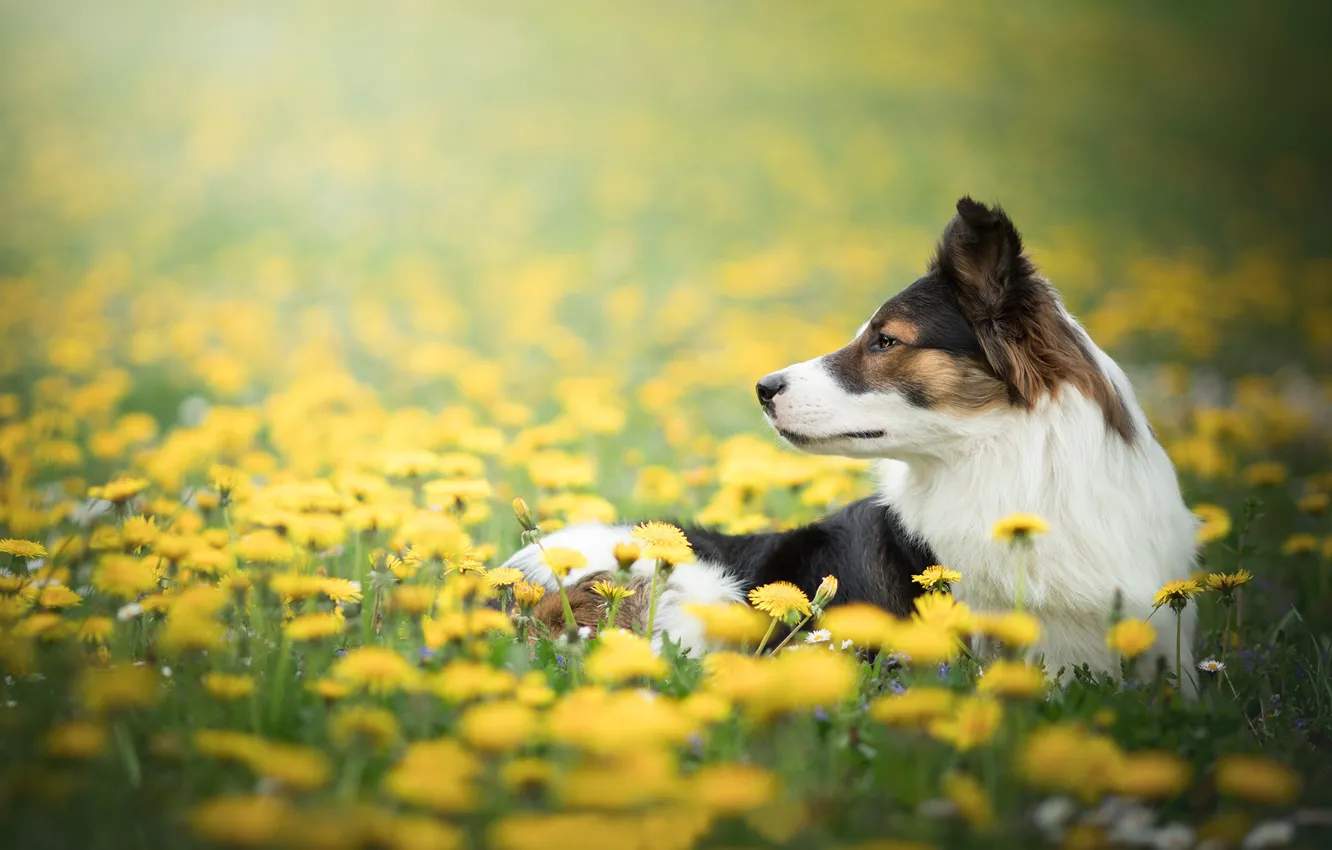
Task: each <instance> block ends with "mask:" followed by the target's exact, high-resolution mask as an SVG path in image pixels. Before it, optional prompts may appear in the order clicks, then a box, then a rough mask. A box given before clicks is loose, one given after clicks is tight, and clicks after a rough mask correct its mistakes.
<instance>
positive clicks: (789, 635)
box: [772, 614, 814, 655]
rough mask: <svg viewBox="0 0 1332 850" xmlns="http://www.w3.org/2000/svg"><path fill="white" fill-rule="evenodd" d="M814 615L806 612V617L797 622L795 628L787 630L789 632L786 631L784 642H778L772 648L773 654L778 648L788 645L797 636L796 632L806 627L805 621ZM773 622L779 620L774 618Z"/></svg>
mask: <svg viewBox="0 0 1332 850" xmlns="http://www.w3.org/2000/svg"><path fill="white" fill-rule="evenodd" d="M812 616H814V615H813V614H806V615H805V619H803V620H801V621H800V622H799V623H796V626H795V628H794V629H791V631H789V632H787V633H786V637H784V638H782V642H781V643H779V644H777V645H776V646H774V647H773V648H772V654H773V655H776V654H777V652H778V650H780V649H781V648H782V647H784V646H786V645H787V644H788V643H790V642H791V638H793V637H795V635H796V632H798V631H800V630H801V629H803V628H804V627H805V623H808V622H809V618H810V617H812ZM773 622H774V623H776V622H777V621H776V620H773Z"/></svg>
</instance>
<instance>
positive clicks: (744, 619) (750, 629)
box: [685, 602, 772, 645]
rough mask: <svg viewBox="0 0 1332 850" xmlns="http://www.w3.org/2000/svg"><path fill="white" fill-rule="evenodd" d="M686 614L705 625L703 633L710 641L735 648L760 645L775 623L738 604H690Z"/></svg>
mask: <svg viewBox="0 0 1332 850" xmlns="http://www.w3.org/2000/svg"><path fill="white" fill-rule="evenodd" d="M685 612H686V613H688V614H689V615H690V616H691V617H694V618H695V619H697V620H698V621H699V622H701V623H702V624H703V633H704V634H705V635H706V636H707V638H708V640H710V641H716V642H718V643H726V644H734V645H741V644H745V643H757V642H758V641H759V640H760V639H761V638H762V637H763V633H764V631H766V630H767V628H768V624H769V623H770V622H772V621H771V620H769V619H768V618H767V617H765V616H763V615H762V614H760V613H759V612H758V611H755V610H754V609H753V608H750V607H749V606H748V605H743V604H741V603H738V602H734V603H714V604H711V605H704V604H701V603H696V602H695V603H688V604H686V605H685Z"/></svg>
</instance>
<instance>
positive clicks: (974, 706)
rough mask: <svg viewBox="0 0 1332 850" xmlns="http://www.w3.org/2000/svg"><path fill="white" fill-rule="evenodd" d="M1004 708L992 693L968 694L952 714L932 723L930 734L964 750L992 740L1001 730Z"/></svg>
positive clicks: (955, 706) (957, 704) (956, 705)
mask: <svg viewBox="0 0 1332 850" xmlns="http://www.w3.org/2000/svg"><path fill="white" fill-rule="evenodd" d="M1003 716H1004V709H1003V706H1002V705H1000V704H999V702H997V701H996V700H994V699H993V698H991V697H988V696H971V697H964V698H962V699H961V700H960V701H958V702H957V703H956V704H955V705H954V706H953V710H952V712H951V713H950V714H948V715H946V716H944V717H941V718H939V719H937V720H935V721H934V722H933V723H931V724H930V734H931V735H933V736H934V737H935V738H938V739H939V740H941V741H947V742H948V743H950V744H952V745H953V748H954V749H956V750H959V751H961V752H966V751H967V750H972V749H975V748H976V747H979V746H981V745H983V744H987V743H989V741H990V739H991V738H993V737H994V735H995V733H996V732H997V731H998V730H999V724H1000V721H1002V720H1003Z"/></svg>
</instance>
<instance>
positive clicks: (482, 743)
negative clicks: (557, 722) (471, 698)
mask: <svg viewBox="0 0 1332 850" xmlns="http://www.w3.org/2000/svg"><path fill="white" fill-rule="evenodd" d="M537 725H538V722H537V714H536V712H535V711H533V710H532V709H531V708H529V707H528V706H526V705H523V704H522V703H520V702H516V701H514V700H501V701H499V702H488V703H481V704H480V705H474V706H472V707H471V708H469V709H467V710H466V711H465V712H463V715H462V717H460V718H459V719H458V736H459V737H460V738H462V739H463V741H465V742H466V743H467V744H469V745H470V746H472V747H473V748H475V749H478V750H483V751H487V752H511V751H513V750H517V749H521V748H522V747H524V746H526V745H527V742H528V740H529V738H531V736H532V735H533V733H535V732H536V730H537Z"/></svg>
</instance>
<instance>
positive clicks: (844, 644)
mask: <svg viewBox="0 0 1332 850" xmlns="http://www.w3.org/2000/svg"><path fill="white" fill-rule="evenodd" d="M855 645H856V642H855V641H853V640H850V639H847V640H844V641H842V649H850V648H851V647H853V646H855Z"/></svg>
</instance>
